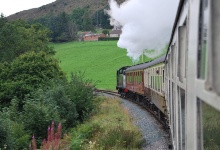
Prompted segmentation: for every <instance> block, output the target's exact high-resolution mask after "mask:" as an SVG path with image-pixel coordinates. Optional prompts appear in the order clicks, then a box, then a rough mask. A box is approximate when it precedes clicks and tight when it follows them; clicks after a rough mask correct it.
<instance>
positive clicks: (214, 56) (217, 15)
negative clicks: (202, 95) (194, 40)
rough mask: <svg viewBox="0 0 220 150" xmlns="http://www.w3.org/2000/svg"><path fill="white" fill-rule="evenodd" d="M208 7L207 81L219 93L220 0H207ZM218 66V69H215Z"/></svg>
mask: <svg viewBox="0 0 220 150" xmlns="http://www.w3.org/2000/svg"><path fill="white" fill-rule="evenodd" d="M209 3H210V4H209V7H210V8H212V9H211V11H210V29H211V30H210V31H209V32H208V33H210V34H211V35H210V36H209V42H208V43H209V44H210V45H211V46H209V48H210V47H211V49H210V50H208V52H209V54H208V67H207V70H208V77H207V80H208V82H210V81H211V88H212V89H213V90H214V91H215V92H216V93H217V94H218V95H220V76H219V74H220V69H219V68H220V50H219V47H220V42H219V41H220V34H219V33H220V26H219V22H220V9H219V8H220V1H219V0H209ZM217 68H218V69H217Z"/></svg>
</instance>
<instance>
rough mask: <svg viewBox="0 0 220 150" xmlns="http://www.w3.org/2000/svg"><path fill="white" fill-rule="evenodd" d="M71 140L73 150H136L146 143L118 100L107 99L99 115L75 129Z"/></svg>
mask: <svg viewBox="0 0 220 150" xmlns="http://www.w3.org/2000/svg"><path fill="white" fill-rule="evenodd" d="M71 139H72V140H71V149H79V150H88V149H90V150H104V149H105V150H110V149H113V150H119V149H120V150H125V149H132V150H135V149H140V147H141V145H142V144H143V142H144V141H143V139H142V135H141V133H140V131H139V130H138V129H137V128H136V127H135V126H134V125H133V124H132V119H131V118H130V116H129V114H128V110H127V109H126V108H123V107H122V106H121V104H120V101H119V100H118V99H105V100H104V101H103V102H102V104H101V107H100V109H99V113H98V114H96V115H94V116H92V118H90V120H89V121H88V122H85V123H84V124H81V125H79V126H78V127H77V128H73V130H72V133H71Z"/></svg>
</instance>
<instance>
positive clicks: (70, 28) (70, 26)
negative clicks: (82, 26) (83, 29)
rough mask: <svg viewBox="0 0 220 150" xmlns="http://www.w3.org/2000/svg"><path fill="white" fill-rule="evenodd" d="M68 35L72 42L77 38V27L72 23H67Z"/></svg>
mask: <svg viewBox="0 0 220 150" xmlns="http://www.w3.org/2000/svg"><path fill="white" fill-rule="evenodd" d="M68 31H69V32H68V33H69V36H70V40H74V39H76V38H77V31H78V30H77V25H76V24H75V23H74V22H71V21H69V22H68Z"/></svg>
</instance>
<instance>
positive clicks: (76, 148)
mask: <svg viewBox="0 0 220 150" xmlns="http://www.w3.org/2000/svg"><path fill="white" fill-rule="evenodd" d="M100 129H101V128H100V126H99V125H98V124H94V123H92V124H91V123H85V124H82V125H80V126H78V127H77V128H73V129H72V134H71V137H72V141H71V150H80V149H82V148H83V145H84V144H85V143H89V139H90V138H91V137H93V136H94V134H95V133H96V132H97V131H99V130H100Z"/></svg>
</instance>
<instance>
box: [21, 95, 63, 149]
mask: <svg viewBox="0 0 220 150" xmlns="http://www.w3.org/2000/svg"><path fill="white" fill-rule="evenodd" d="M57 109H58V107H57V106H55V105H53V104H45V103H44V101H43V100H42V99H37V98H36V99H34V100H26V102H25V105H24V111H23V112H22V114H21V115H22V120H23V122H24V126H25V129H26V130H27V131H29V132H30V133H31V134H34V135H35V137H36V140H37V144H38V145H39V144H41V142H42V139H43V138H45V136H46V135H47V130H45V129H47V127H48V124H50V123H51V122H52V121H55V122H59V120H60V116H59V113H58V110H57Z"/></svg>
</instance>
